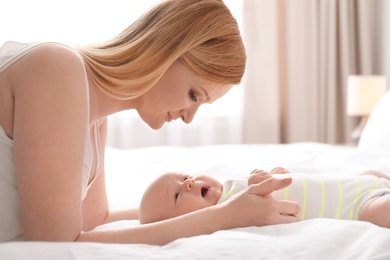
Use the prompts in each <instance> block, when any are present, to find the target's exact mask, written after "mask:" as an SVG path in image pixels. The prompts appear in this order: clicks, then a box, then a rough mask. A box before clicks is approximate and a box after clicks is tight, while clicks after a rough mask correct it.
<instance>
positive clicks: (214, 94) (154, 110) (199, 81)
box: [135, 61, 232, 129]
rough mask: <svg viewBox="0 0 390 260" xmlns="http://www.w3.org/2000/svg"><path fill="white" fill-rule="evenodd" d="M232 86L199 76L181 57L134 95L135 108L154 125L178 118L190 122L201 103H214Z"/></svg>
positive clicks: (157, 127)
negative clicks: (149, 84)
mask: <svg viewBox="0 0 390 260" xmlns="http://www.w3.org/2000/svg"><path fill="white" fill-rule="evenodd" d="M231 87H232V85H222V84H220V83H215V82H212V81H209V80H207V79H204V78H201V77H199V76H198V75H197V74H195V73H193V72H191V71H190V70H188V69H187V68H186V67H185V66H184V65H183V64H182V62H181V61H176V62H175V63H173V64H172V66H171V67H170V68H169V69H168V70H167V71H166V73H165V74H164V75H163V76H162V77H161V79H160V80H159V81H158V82H157V83H156V84H155V85H154V86H153V87H152V88H151V89H150V90H149V91H148V92H146V93H145V94H143V95H142V96H140V97H139V98H138V99H137V102H136V106H135V108H136V110H137V112H138V114H139V115H140V117H141V118H142V120H143V121H144V122H145V123H147V124H148V125H149V126H150V127H151V128H153V129H159V128H161V127H162V126H163V125H164V123H165V122H170V121H172V120H176V119H178V118H181V119H182V120H183V121H184V122H185V123H187V124H189V123H191V121H192V119H193V118H194V116H195V113H196V111H197V110H198V108H199V106H200V105H202V104H204V103H213V102H214V101H215V100H217V99H218V98H220V97H221V96H223V95H225V94H226V93H227V92H228V91H229V90H230V89H231Z"/></svg>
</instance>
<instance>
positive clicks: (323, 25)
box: [0, 0, 390, 148]
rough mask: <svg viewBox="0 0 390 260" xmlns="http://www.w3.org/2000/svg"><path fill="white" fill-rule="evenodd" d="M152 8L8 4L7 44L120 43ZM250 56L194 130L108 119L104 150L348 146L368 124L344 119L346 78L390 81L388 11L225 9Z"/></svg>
mask: <svg viewBox="0 0 390 260" xmlns="http://www.w3.org/2000/svg"><path fill="white" fill-rule="evenodd" d="M157 2H158V1H157V0H143V1H129V0H112V1H107V0H67V1H45V0H35V1H29V0H12V1H11V0H8V1H2V2H1V3H0V9H1V10H2V14H1V15H0V45H1V44H3V43H4V42H5V41H9V40H12V41H19V42H36V41H58V42H63V43H68V44H88V43H95V42H101V41H105V40H107V39H109V38H111V37H113V36H115V35H116V34H118V33H120V32H121V31H122V30H123V29H125V28H126V27H127V26H128V25H129V24H131V23H132V22H133V21H134V20H135V19H136V18H137V17H138V16H139V15H140V14H142V13H143V12H144V11H145V10H147V9H148V8H149V7H150V6H152V5H154V4H156V3H157ZM225 3H226V5H227V6H228V7H229V8H230V10H231V12H232V13H233V15H234V16H235V17H236V19H237V21H238V23H239V27H240V30H241V32H242V36H243V39H244V42H245V45H246V48H247V56H248V64H247V71H246V73H245V76H244V79H243V82H242V84H240V85H238V86H235V87H234V88H233V89H232V90H231V91H230V92H229V93H228V94H227V95H226V96H224V97H223V98H221V99H220V100H218V101H216V102H215V103H214V104H213V105H204V106H202V107H201V108H200V109H199V112H198V113H197V115H196V117H195V119H194V121H193V122H192V123H191V124H189V125H186V124H184V123H182V122H181V121H180V122H179V121H174V122H171V123H170V124H165V125H164V127H163V128H162V129H160V130H158V131H156V130H152V129H150V128H149V127H148V126H147V125H146V124H145V123H143V122H142V121H141V119H139V118H138V116H137V114H136V112H134V111H125V112H120V113H117V114H115V115H112V116H110V117H109V136H108V140H107V143H108V145H109V146H113V147H118V148H138V147H145V146H157V145H178V146H195V145H212V144H240V143H291V142H323V143H331V144H345V143H350V142H354V141H356V139H358V138H359V135H357V136H356V135H351V133H352V132H353V130H354V129H355V127H356V126H357V125H359V123H360V120H361V119H362V118H364V117H367V116H369V112H367V113H368V115H361V114H351V113H347V100H348V91H347V89H348V77H349V76H350V75H377V76H378V75H379V76H381V77H383V78H385V79H387V83H386V88H387V86H388V82H389V77H390V53H389V48H388V46H390V1H387V0H318V1H312V0H290V1H288V0H225Z"/></svg>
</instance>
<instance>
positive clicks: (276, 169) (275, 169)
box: [271, 167, 290, 174]
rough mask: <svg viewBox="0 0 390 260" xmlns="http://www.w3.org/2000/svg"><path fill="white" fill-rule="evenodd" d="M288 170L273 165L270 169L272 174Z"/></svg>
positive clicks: (287, 171)
mask: <svg viewBox="0 0 390 260" xmlns="http://www.w3.org/2000/svg"><path fill="white" fill-rule="evenodd" d="M289 172H290V171H289V170H287V169H285V168H283V167H275V168H273V169H272V170H271V173H272V174H283V173H289Z"/></svg>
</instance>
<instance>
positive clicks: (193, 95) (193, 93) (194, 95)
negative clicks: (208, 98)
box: [188, 89, 198, 102]
mask: <svg viewBox="0 0 390 260" xmlns="http://www.w3.org/2000/svg"><path fill="white" fill-rule="evenodd" d="M188 97H189V98H190V99H191V100H192V101H194V102H197V101H198V93H196V91H195V90H192V89H191V90H190V91H189V92H188Z"/></svg>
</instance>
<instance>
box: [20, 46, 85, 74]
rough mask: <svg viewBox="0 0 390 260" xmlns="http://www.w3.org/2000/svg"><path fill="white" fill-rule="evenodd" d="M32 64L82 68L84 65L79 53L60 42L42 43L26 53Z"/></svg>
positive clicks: (68, 68)
mask: <svg viewBox="0 0 390 260" xmlns="http://www.w3.org/2000/svg"><path fill="white" fill-rule="evenodd" d="M26 56H27V57H26V58H27V59H31V60H32V61H33V63H34V64H41V65H46V64H48V65H49V67H50V68H52V69H53V68H56V67H61V69H67V70H72V69H76V70H78V69H83V70H84V65H83V61H82V58H81V56H80V55H79V53H78V52H77V51H76V50H75V49H73V48H72V47H70V46H68V45H64V44H60V43H50V42H49V43H42V44H40V45H38V46H36V48H34V49H33V50H31V51H30V53H29V54H28V55H26Z"/></svg>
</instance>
